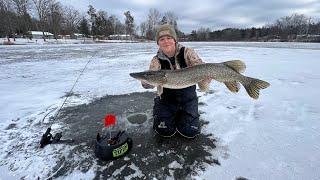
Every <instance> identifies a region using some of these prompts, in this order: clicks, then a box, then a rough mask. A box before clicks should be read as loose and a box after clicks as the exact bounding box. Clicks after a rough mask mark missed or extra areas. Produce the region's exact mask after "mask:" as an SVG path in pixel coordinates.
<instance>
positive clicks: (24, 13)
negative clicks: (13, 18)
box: [12, 0, 32, 35]
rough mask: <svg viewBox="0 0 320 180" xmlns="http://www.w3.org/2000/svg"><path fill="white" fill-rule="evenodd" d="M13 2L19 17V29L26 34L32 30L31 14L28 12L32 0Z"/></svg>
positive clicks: (15, 0) (14, 0)
mask: <svg viewBox="0 0 320 180" xmlns="http://www.w3.org/2000/svg"><path fill="white" fill-rule="evenodd" d="M12 2H13V7H14V9H15V12H16V14H17V17H18V18H17V26H18V31H19V33H23V34H24V35H26V34H28V32H29V31H30V30H31V23H32V22H31V16H30V15H29V13H28V11H30V9H31V2H30V0H12Z"/></svg>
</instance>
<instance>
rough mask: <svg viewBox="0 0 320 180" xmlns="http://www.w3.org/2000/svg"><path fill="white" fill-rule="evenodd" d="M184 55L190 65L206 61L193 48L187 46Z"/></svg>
mask: <svg viewBox="0 0 320 180" xmlns="http://www.w3.org/2000/svg"><path fill="white" fill-rule="evenodd" d="M184 57H185V60H186V64H187V66H188V67H190V66H194V65H197V64H203V63H204V62H203V61H202V59H201V58H200V57H199V56H198V54H197V53H196V52H195V51H194V50H193V49H191V48H185V50H184Z"/></svg>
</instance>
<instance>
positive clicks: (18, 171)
mask: <svg viewBox="0 0 320 180" xmlns="http://www.w3.org/2000/svg"><path fill="white" fill-rule="evenodd" d="M182 44H183V45H185V46H187V47H192V48H194V49H195V50H196V52H197V53H198V54H199V56H200V57H201V58H202V59H203V60H204V61H205V62H223V61H227V60H232V59H240V60H242V61H244V62H245V63H246V65H247V69H246V71H245V72H244V75H247V76H251V77H255V78H259V79H262V80H265V81H267V82H269V83H270V84H271V85H270V87H268V88H267V89H264V90H262V91H261V92H260V98H259V99H258V100H253V99H251V98H250V97H249V96H248V95H247V93H246V92H245V90H244V88H243V87H242V88H241V89H240V92H238V93H236V94H233V93H231V92H230V91H229V90H228V89H227V88H226V87H225V86H224V85H223V84H222V83H219V82H216V81H213V82H212V83H211V84H210V89H211V91H210V92H211V93H210V94H203V93H200V92H199V93H198V95H199V102H200V103H201V106H200V111H201V118H202V119H204V120H205V121H206V123H205V124H204V125H203V129H202V135H203V138H201V137H200V139H199V146H201V147H199V148H200V149H201V150H202V149H205V150H206V152H208V153H209V154H210V156H208V157H207V158H209V160H210V157H213V158H214V159H216V160H218V161H219V164H220V165H218V164H216V163H211V164H210V163H205V161H201V162H200V161H199V162H200V163H194V167H200V165H199V164H201V168H199V169H197V170H196V173H194V172H193V173H190V174H189V175H187V176H186V177H190V178H195V179H203V178H205V179H235V178H239V177H245V178H248V179H319V178H320V173H319V170H318V167H319V166H320V142H319V139H320V129H319V128H320V127H319V126H320V121H319V120H320V108H319V100H318V98H319V97H320V92H319V90H318V88H319V86H320V85H319V84H320V72H319V70H318V67H319V65H320V60H319V57H320V44H312V43H255V42H249V43H242V42H204V43H200V42H194V43H191V42H186V43H182ZM156 51H157V46H156V44H155V43H143V44H142V43H141V44H140V43H119V44H116V43H109V44H61V45H17V46H0V53H1V57H0V141H1V144H0V154H1V155H0V170H2V172H5V173H4V174H3V176H2V177H0V179H1V178H2V179H20V178H24V179H35V178H37V177H40V179H45V178H48V177H56V178H60V179H79V178H82V179H92V178H94V177H97V174H100V177H106V176H102V175H103V173H101V172H105V170H106V167H116V165H115V164H116V163H122V166H121V168H119V169H117V170H115V172H114V174H111V176H109V177H117V178H119V177H121V178H132V177H136V178H144V177H152V176H149V175H147V174H146V172H148V171H146V170H145V171H144V169H143V168H144V167H145V165H146V164H147V163H150V162H148V160H147V159H146V160H145V161H143V162H144V163H145V164H143V165H142V164H137V163H136V164H135V162H137V161H135V160H136V159H139V158H137V157H134V156H133V155H134V154H135V151H133V153H132V154H131V155H129V156H128V157H126V158H124V159H122V160H118V161H117V162H108V163H105V164H103V165H102V164H100V163H99V161H98V159H96V158H95V157H94V154H92V153H90V152H91V150H92V149H90V144H86V143H83V144H81V147H83V148H84V149H85V148H87V149H86V151H84V152H82V154H79V156H76V157H78V158H76V159H71V160H70V159H68V157H70V156H67V155H70V153H71V152H77V153H78V152H80V151H74V150H75V149H77V148H78V147H79V146H76V145H66V144H59V145H58V144H57V145H49V146H47V147H46V148H45V149H39V144H38V143H39V140H40V138H41V135H42V134H43V133H44V132H45V130H46V128H47V127H48V126H49V125H50V120H49V118H48V117H49V116H50V115H54V113H56V112H57V110H58V108H59V107H60V106H61V105H62V103H63V101H64V100H65V98H66V95H67V93H68V92H69V91H70V89H71V87H72V86H73V84H74V82H75V81H76V79H77V78H78V76H79V75H80V73H81V71H82V69H83V68H84V67H85V65H86V64H87V62H88V61H89V60H90V63H89V64H88V66H87V69H86V70H85V72H84V74H83V75H82V76H81V78H80V79H79V81H78V83H77V84H76V86H75V88H74V91H73V95H72V96H70V97H69V98H68V101H67V103H66V105H65V108H67V107H69V108H74V109H77V108H79V109H81V112H77V111H72V112H73V113H74V114H72V115H76V114H77V113H83V116H85V115H86V110H85V109H84V107H86V106H85V105H86V104H87V105H91V104H96V105H97V106H99V105H101V103H100V104H99V101H98V100H99V98H103V100H106V101H103V103H106V104H108V98H107V97H108V96H111V97H113V96H117V95H123V97H122V96H121V97H122V98H126V97H128V98H132V96H130V93H134V92H140V93H145V92H154V91H155V90H145V89H143V88H142V87H141V85H140V82H138V81H136V80H134V79H133V78H131V77H130V76H129V73H130V72H138V71H144V70H146V69H147V68H148V64H149V62H150V60H151V58H152V57H153V56H154V55H155V54H156ZM138 95H139V94H138ZM128 98H127V99H128ZM135 98H136V99H140V98H141V97H140V96H136V95H135ZM147 99H150V102H151V104H150V106H152V98H151V97H149V96H146V99H144V101H147ZM150 102H149V103H150ZM90 103H91V104H90ZM141 103H145V102H141ZM128 104H130V103H129V102H128ZM106 106H108V105H106ZM110 106H112V104H110ZM88 107H90V106H88ZM99 107H100V106H99ZM151 108H152V107H150V109H151ZM130 109H131V108H130V107H128V109H126V110H123V111H124V112H123V114H119V119H120V120H124V119H125V117H126V115H130V112H131V111H130ZM101 111H102V110H101ZM101 111H99V112H100V113H102V114H107V113H112V112H101ZM132 111H133V110H132ZM65 112H71V111H67V109H66V110H65ZM131 113H145V114H146V116H147V117H148V118H150V113H151V112H150V111H147V112H138V110H134V112H131ZM70 116H71V115H70ZM67 120H68V118H67V116H66V115H65V116H64V118H63V119H62V120H61V121H57V122H56V123H54V124H53V131H58V130H59V129H63V130H64V131H66V132H68V131H69V132H70V129H69V130H68V128H74V127H73V126H71V125H70V124H68V121H67ZM95 121H99V122H100V121H101V123H102V119H101V120H99V119H98V120H97V119H96V120H95ZM82 123H83V124H85V122H82ZM120 124H121V123H120ZM123 125H124V126H125V124H123ZM148 125H150V124H143V125H141V126H146V127H147V128H149V126H148ZM127 126H128V128H129V131H130V129H131V130H134V129H139V128H141V126H136V125H130V124H129V125H127ZM97 127H99V126H97ZM98 130H99V129H97V131H98ZM143 133H145V135H146V136H148V135H150V134H152V133H151V132H150V131H143ZM210 134H213V136H214V139H215V141H216V144H215V146H217V147H216V148H212V146H208V147H206V146H205V144H203V143H205V142H207V143H209V142H210V141H205V140H206V139H205V137H208V136H209V135H210ZM209 139H210V138H209ZM207 140H208V139H207ZM180 141H181V142H180ZM195 141H197V140H196V139H195ZM200 141H201V142H200ZM179 143H183V140H180V139H179ZM188 143H190V142H186V144H185V146H186V148H187V147H188ZM197 143H198V141H197ZM155 146H156V145H155ZM140 147H141V146H140ZM168 147H169V146H164V147H157V148H158V149H155V152H157V153H155V154H154V156H155V157H158V158H160V159H161V158H163V156H166V155H168V156H169V155H172V152H171V150H172V148H173V150H176V151H175V154H179V152H180V151H179V149H174V148H175V147H170V148H171V149H170V151H169V150H168V151H166V148H168ZM190 147H193V146H192V145H190ZM136 148H137V149H136V150H139V149H138V148H139V146H137V147H136ZM158 150H159V151H160V152H159V151H158ZM139 156H141V155H139ZM139 156H138V157H139ZM150 156H151V155H150ZM61 157H65V158H66V159H63V158H61ZM187 157H189V155H188V154H182V155H181V158H177V159H175V160H174V161H172V162H171V163H170V164H169V165H166V167H161V164H158V166H160V167H155V168H160V169H161V168H163V169H166V170H168V174H166V173H164V176H165V177H163V178H170V177H172V178H173V177H175V173H178V172H179V170H180V169H181V167H183V168H185V166H184V165H186V164H187V165H189V164H188V163H190V162H187ZM72 158H74V157H72ZM143 158H144V157H141V159H143ZM82 159H89V160H90V161H89V162H88V164H79V166H76V165H72V166H71V165H70V166H69V165H68V162H70V161H74V162H79V163H80V162H82ZM194 161H195V162H196V160H194ZM64 162H65V163H64ZM196 165H199V166H196ZM154 166H157V165H154ZM57 167H61V168H60V169H59V168H57ZM83 167H86V168H83ZM190 167H193V166H192V164H190ZM62 169H63V172H62ZM127 169H131V171H130V172H131V173H130V174H126V175H122V176H121V172H122V171H126V170H127ZM158 173H161V172H158ZM178 174H179V173H178ZM184 175H185V174H184ZM154 177H158V176H154ZM158 178H159V177H158Z"/></svg>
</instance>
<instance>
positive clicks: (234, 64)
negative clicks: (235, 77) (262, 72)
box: [223, 60, 246, 73]
mask: <svg viewBox="0 0 320 180" xmlns="http://www.w3.org/2000/svg"><path fill="white" fill-rule="evenodd" d="M223 64H224V65H226V66H228V67H230V68H232V69H233V70H235V71H237V72H238V73H243V72H244V71H245V70H246V64H245V63H244V62H242V61H240V60H231V61H226V62H223Z"/></svg>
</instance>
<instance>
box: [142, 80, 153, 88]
mask: <svg viewBox="0 0 320 180" xmlns="http://www.w3.org/2000/svg"><path fill="white" fill-rule="evenodd" d="M141 85H142V87H143V88H145V89H153V88H154V86H152V85H150V84H147V83H144V82H141Z"/></svg>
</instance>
